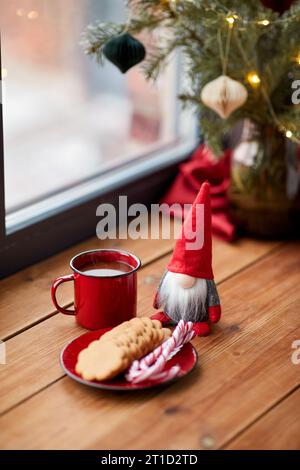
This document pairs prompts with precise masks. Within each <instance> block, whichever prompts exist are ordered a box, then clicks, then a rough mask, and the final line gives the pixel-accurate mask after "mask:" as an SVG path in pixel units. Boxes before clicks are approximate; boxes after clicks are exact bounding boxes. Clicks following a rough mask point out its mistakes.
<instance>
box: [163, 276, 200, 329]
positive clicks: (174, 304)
mask: <svg viewBox="0 0 300 470" xmlns="http://www.w3.org/2000/svg"><path fill="white" fill-rule="evenodd" d="M206 297H207V283H206V280H205V279H197V280H196V282H195V284H194V285H193V287H190V288H189V289H184V288H183V287H181V286H180V285H179V284H178V278H177V277H176V275H175V273H172V272H171V271H167V273H166V275H165V277H164V279H163V281H162V284H161V286H160V288H159V293H158V304H159V307H162V308H163V309H164V312H165V313H166V315H168V316H169V317H170V318H171V320H173V321H175V322H178V321H179V320H180V319H182V320H184V321H192V322H199V321H204V320H205V319H206Z"/></svg>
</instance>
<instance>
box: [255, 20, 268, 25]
mask: <svg viewBox="0 0 300 470" xmlns="http://www.w3.org/2000/svg"><path fill="white" fill-rule="evenodd" d="M257 24H261V25H262V26H269V24H270V21H269V20H260V21H258V22H257Z"/></svg>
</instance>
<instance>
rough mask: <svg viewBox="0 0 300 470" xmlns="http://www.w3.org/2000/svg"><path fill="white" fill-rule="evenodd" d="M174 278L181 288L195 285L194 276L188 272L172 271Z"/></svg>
mask: <svg viewBox="0 0 300 470" xmlns="http://www.w3.org/2000/svg"><path fill="white" fill-rule="evenodd" d="M174 276H175V279H176V281H177V283H178V285H179V286H180V287H182V288H183V289H190V288H191V287H193V286H194V285H195V282H196V280H197V279H196V278H195V277H192V276H189V275H188V274H181V273H174Z"/></svg>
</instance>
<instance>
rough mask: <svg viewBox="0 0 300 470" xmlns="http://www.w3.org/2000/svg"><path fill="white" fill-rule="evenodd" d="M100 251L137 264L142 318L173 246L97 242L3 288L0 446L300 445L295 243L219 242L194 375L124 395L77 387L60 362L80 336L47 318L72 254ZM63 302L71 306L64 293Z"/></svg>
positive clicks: (69, 323) (299, 271)
mask: <svg viewBox="0 0 300 470" xmlns="http://www.w3.org/2000/svg"><path fill="white" fill-rule="evenodd" d="M103 246H117V247H122V248H125V249H128V250H130V251H132V252H134V253H136V254H137V255H138V256H139V257H140V258H141V259H142V262H143V267H142V269H141V271H140V272H139V302H138V312H139V315H150V314H151V313H153V309H152V298H153V294H154V291H155V289H156V286H157V284H158V282H159V278H160V276H161V274H162V273H163V271H164V269H165V266H166V263H167V260H168V258H169V256H170V253H171V251H172V247H173V241H169V240H137V241H132V240H119V241H117V242H114V241H109V242H100V241H99V240H96V239H92V240H88V241H86V242H84V243H81V244H80V245H78V246H75V247H73V248H71V249H68V250H67V251H65V252H63V253H61V254H59V255H56V256H54V257H52V258H49V259H47V260H45V261H43V262H41V263H39V264H37V265H34V266H32V267H30V268H27V269H25V270H24V271H21V272H20V273H18V274H16V275H13V276H11V277H9V278H7V279H4V280H2V281H0V312H1V313H0V332H1V339H3V340H5V342H6V348H7V364H6V365H0V381H1V388H0V395H1V400H0V414H1V416H0V427H1V429H2V435H1V442H0V448H2V449H33V448H34V449H202V448H207V447H208V443H209V446H210V447H211V446H212V447H213V448H231V449H244V448H250V449H254V448H272V449H288V448H299V447H300V436H299V432H298V423H299V419H300V391H299V388H297V387H299V371H300V365H298V366H297V365H293V363H292V361H291V355H292V352H293V350H292V342H293V341H294V340H296V339H298V340H299V339H300V317H299V310H300V291H299V284H300V263H299V257H300V244H299V243H276V242H260V241H254V240H249V239H243V240H240V241H239V242H237V243H235V244H232V245H229V244H226V243H223V242H220V241H218V240H214V270H215V276H216V281H217V282H218V284H219V292H220V296H221V301H222V306H223V317H222V320H221V322H220V323H219V324H218V325H217V326H215V327H214V331H213V334H212V335H210V336H209V337H207V338H197V339H195V340H193V342H194V345H195V347H196V349H197V351H198V353H199V365H198V367H197V368H196V370H195V371H194V372H192V373H191V374H190V375H189V376H188V377H186V378H185V379H183V380H181V381H179V382H177V383H175V384H173V385H171V386H168V387H165V388H161V389H160V390H153V391H152V390H149V391H146V392H139V393H133V394H124V395H122V394H115V393H112V392H106V391H95V390H90V389H88V388H87V387H84V386H81V385H79V384H77V383H75V382H73V381H72V380H71V379H69V378H68V377H66V376H65V375H64V373H63V371H62V370H61V368H60V365H59V359H58V358H59V352H60V350H61V349H62V347H63V346H64V345H65V344H66V343H67V342H68V341H70V340H71V339H72V338H74V337H76V336H78V335H79V334H81V332H83V331H84V330H83V329H82V328H80V327H79V326H77V325H76V324H75V322H74V319H73V318H69V317H65V316H63V315H61V314H59V313H57V312H56V311H55V310H54V308H53V306H52V303H51V299H50V286H51V281H52V280H53V279H54V278H55V277H57V276H59V275H62V274H67V273H68V272H69V266H68V262H69V260H70V258H71V257H72V256H73V255H74V254H76V253H78V252H79V251H83V250H85V249H91V248H95V247H103ZM59 300H60V302H61V304H63V305H69V304H71V302H72V290H71V289H69V288H68V286H66V288H62V289H61V295H60V298H59ZM124 430H126V432H124ZM149 430H151V432H149ZM170 430H172V431H170Z"/></svg>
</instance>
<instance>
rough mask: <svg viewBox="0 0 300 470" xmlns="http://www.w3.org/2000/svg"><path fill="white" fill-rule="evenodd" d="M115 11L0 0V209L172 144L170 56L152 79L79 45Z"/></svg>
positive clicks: (91, 3)
mask: <svg viewBox="0 0 300 470" xmlns="http://www.w3.org/2000/svg"><path fill="white" fill-rule="evenodd" d="M124 15H125V8H124V2H123V0H101V1H99V0H79V1H78V0H63V1H62V0H9V1H3V0H1V2H0V18H1V20H0V21H1V38H2V40H1V42H2V44H1V49H2V76H3V84H2V85H3V121H4V164H5V198H6V199H5V200H6V212H7V214H11V213H12V212H14V211H16V210H18V209H22V208H24V207H27V206H28V205H30V204H32V203H34V202H37V201H41V200H43V199H45V198H47V197H49V196H51V195H54V194H57V193H59V192H60V191H63V190H65V189H67V188H71V187H73V186H76V185H78V184H79V183H81V182H83V181H88V180H89V179H90V178H92V177H94V176H96V175H99V174H101V173H102V172H104V171H107V170H109V169H112V168H115V167H117V166H120V165H121V164H123V163H125V162H128V161H131V160H132V159H136V158H139V157H141V156H143V155H145V154H146V153H147V154H148V153H150V154H151V152H152V153H153V154H154V153H155V152H157V151H158V150H159V149H161V148H162V147H165V146H168V145H172V144H174V142H175V141H176V140H177V138H178V131H177V130H176V129H178V126H177V119H178V113H177V112H176V110H177V109H178V108H177V107H176V106H177V105H176V92H177V84H178V73H177V69H178V67H177V66H176V63H175V62H176V61H174V64H171V65H170V66H169V67H168V69H167V70H166V71H165V73H164V74H163V75H162V77H161V78H160V79H159V81H158V83H157V84H155V85H153V84H149V83H147V82H146V81H145V79H144V78H143V76H142V73H141V72H140V70H139V68H137V67H135V68H134V69H131V71H129V72H128V73H127V74H126V75H122V74H121V73H120V72H119V71H118V70H117V69H116V68H115V67H114V66H113V65H111V64H109V63H107V62H106V64H105V66H104V67H103V68H101V67H99V66H98V65H97V64H96V63H95V61H94V60H92V59H91V58H88V57H86V56H85V55H84V53H83V51H82V48H81V46H80V44H79V43H80V35H81V32H82V31H83V30H84V29H85V27H86V26H87V24H89V23H90V22H92V21H95V20H97V19H101V20H112V21H122V20H123V18H124ZM149 158H151V156H150V157H149Z"/></svg>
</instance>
